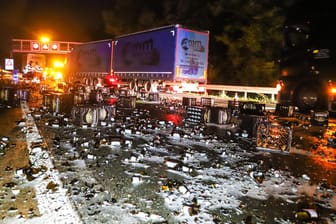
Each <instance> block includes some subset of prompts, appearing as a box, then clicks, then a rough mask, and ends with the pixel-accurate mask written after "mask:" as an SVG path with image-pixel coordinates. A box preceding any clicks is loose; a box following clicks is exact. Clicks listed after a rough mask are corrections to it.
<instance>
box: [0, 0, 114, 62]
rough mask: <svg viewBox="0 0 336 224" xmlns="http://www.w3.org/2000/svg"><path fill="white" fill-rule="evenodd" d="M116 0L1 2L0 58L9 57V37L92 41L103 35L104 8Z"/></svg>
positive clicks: (28, 0)
mask: <svg viewBox="0 0 336 224" xmlns="http://www.w3.org/2000/svg"><path fill="white" fill-rule="evenodd" d="M112 4H113V0H8V1H1V3H0V16H1V19H0V26H1V35H0V57H1V58H3V57H8V54H9V51H10V40H11V39H13V38H17V39H39V37H40V36H41V35H49V36H50V38H51V39H53V40H56V41H89V40H94V39H99V38H100V37H103V36H104V35H105V36H106V34H104V24H103V20H102V10H103V9H107V8H110V7H111V5H112Z"/></svg>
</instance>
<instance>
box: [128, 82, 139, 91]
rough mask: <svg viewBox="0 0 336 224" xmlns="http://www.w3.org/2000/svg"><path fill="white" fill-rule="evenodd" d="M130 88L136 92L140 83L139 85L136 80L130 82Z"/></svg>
mask: <svg viewBox="0 0 336 224" xmlns="http://www.w3.org/2000/svg"><path fill="white" fill-rule="evenodd" d="M129 88H130V90H134V91H136V90H137V89H138V83H137V81H136V80H132V81H130V83H129Z"/></svg>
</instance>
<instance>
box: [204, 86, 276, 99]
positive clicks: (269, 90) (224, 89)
mask: <svg viewBox="0 0 336 224" xmlns="http://www.w3.org/2000/svg"><path fill="white" fill-rule="evenodd" d="M204 87H205V88H206V90H216V91H220V92H221V93H222V95H224V96H225V95H227V93H228V92H233V93H243V94H244V98H245V99H247V97H248V94H249V93H251V94H260V95H265V94H268V95H270V96H271V101H275V99H276V95H277V94H278V91H277V89H276V88H275V87H259V86H233V85H214V84H207V85H204Z"/></svg>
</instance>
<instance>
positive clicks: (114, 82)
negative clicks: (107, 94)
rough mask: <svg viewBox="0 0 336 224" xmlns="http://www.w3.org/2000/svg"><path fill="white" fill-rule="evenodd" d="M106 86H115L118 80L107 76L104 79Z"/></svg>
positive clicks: (112, 76)
mask: <svg viewBox="0 0 336 224" xmlns="http://www.w3.org/2000/svg"><path fill="white" fill-rule="evenodd" d="M106 81H107V84H108V85H110V86H117V85H118V84H119V78H118V77H117V76H115V75H109V76H107V77H106Z"/></svg>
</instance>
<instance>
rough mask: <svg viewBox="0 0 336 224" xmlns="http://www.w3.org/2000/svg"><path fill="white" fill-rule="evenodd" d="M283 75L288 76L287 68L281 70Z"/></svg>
mask: <svg viewBox="0 0 336 224" xmlns="http://www.w3.org/2000/svg"><path fill="white" fill-rule="evenodd" d="M281 75H282V76H284V77H286V76H288V71H287V70H285V69H283V70H282V71H281Z"/></svg>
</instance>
